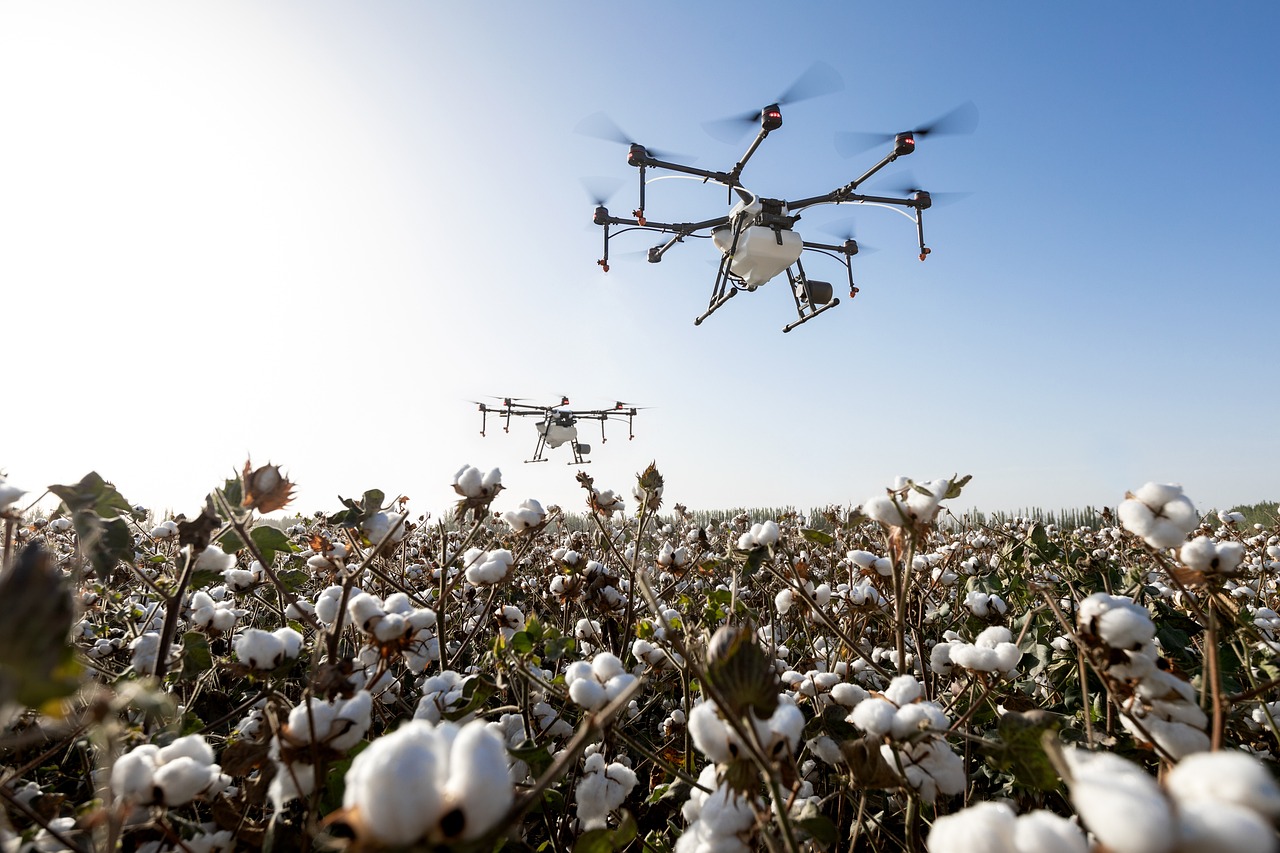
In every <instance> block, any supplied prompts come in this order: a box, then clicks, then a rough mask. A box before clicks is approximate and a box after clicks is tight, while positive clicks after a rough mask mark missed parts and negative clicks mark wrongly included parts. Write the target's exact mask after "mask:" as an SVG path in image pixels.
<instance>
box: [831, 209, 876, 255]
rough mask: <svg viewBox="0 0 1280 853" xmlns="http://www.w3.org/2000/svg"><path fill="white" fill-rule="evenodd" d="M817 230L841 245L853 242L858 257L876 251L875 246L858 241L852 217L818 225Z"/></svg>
mask: <svg viewBox="0 0 1280 853" xmlns="http://www.w3.org/2000/svg"><path fill="white" fill-rule="evenodd" d="M817 230H818V231H820V232H821V233H823V234H830V235H831V236H833V237H835V238H836V239H837V240H838V241H839V242H841V243H845V242H847V241H849V240H853V241H854V242H856V243H857V244H858V254H860V255H869V254H871V253H872V252H875V251H877V249H876V247H875V246H868V245H867V244H866V243H863V242H862V241H861V240H859V239H858V234H857V231H856V229H855V228H854V218H853V217H852V216H848V217H845V218H844V219H837V220H835V221H834V222H828V223H826V224H825V225H819V226H817Z"/></svg>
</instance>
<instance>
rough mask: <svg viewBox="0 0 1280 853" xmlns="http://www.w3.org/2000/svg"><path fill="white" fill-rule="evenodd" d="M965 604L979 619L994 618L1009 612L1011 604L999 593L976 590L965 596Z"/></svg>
mask: <svg viewBox="0 0 1280 853" xmlns="http://www.w3.org/2000/svg"><path fill="white" fill-rule="evenodd" d="M964 606H965V607H967V608H969V612H970V613H972V614H973V615H974V616H977V617H978V618H979V619H992V618H998V617H1000V616H1003V615H1004V614H1006V613H1008V612H1009V605H1008V604H1006V603H1005V600H1004V599H1003V598H1001V597H1000V596H999V595H996V594H995V593H990V592H982V591H981V590H976V589H975V590H974V591H973V592H971V593H969V594H968V595H966V596H965V597H964Z"/></svg>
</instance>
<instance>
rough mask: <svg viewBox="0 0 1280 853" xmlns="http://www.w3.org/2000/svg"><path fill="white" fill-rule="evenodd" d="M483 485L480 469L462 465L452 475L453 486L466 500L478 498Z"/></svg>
mask: <svg viewBox="0 0 1280 853" xmlns="http://www.w3.org/2000/svg"><path fill="white" fill-rule="evenodd" d="M483 483H484V475H483V474H482V473H480V469H479V468H473V467H472V466H470V465H463V466H462V467H461V468H459V469H458V473H456V474H454V475H453V485H454V486H455V487H457V490H458V491H460V492H461V493H462V494H463V495H464V496H465V497H468V498H478V497H480V489H481V486H482V484H483Z"/></svg>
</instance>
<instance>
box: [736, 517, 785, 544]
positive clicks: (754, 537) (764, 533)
mask: <svg viewBox="0 0 1280 853" xmlns="http://www.w3.org/2000/svg"><path fill="white" fill-rule="evenodd" d="M780 535H781V532H780V531H779V529H778V522H776V521H773V520H772V519H770V520H768V521H762V522H759V523H758V524H753V525H751V529H750V530H748V531H747V532H746V533H743V534H742V535H741V536H739V537H738V550H739V551H750V550H752V549H754V548H769V547H772V546H774V545H776V544H778V537H779V536H780Z"/></svg>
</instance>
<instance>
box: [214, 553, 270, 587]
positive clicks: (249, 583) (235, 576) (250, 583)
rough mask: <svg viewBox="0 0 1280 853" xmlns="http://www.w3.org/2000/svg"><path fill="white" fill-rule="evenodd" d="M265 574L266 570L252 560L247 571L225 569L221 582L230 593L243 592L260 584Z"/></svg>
mask: <svg viewBox="0 0 1280 853" xmlns="http://www.w3.org/2000/svg"><path fill="white" fill-rule="evenodd" d="M265 574H266V570H265V569H263V568H262V563H259V562H258V561H257V560H254V561H253V562H252V563H250V564H249V568H247V569H238V568H234V567H232V568H230V569H227V570H226V571H225V572H223V573H222V580H223V583H225V584H226V585H227V589H229V590H230V591H232V592H244V591H246V590H249V589H252V588H253V587H254V586H256V585H258V584H260V583H262V579H263V576H264V575H265Z"/></svg>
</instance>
